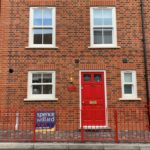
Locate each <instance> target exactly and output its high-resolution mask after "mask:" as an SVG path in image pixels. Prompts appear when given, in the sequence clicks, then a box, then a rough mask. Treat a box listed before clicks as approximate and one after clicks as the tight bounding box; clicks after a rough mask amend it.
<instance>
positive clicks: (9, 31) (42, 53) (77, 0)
mask: <svg viewBox="0 0 150 150" xmlns="http://www.w3.org/2000/svg"><path fill="white" fill-rule="evenodd" d="M147 2H148V1H147ZM42 5H43V6H54V7H56V12H57V15H56V16H57V17H56V20H57V21H56V24H57V25H56V43H57V44H56V46H57V47H58V49H32V48H30V49H29V48H26V47H27V46H28V33H29V32H28V30H29V7H30V6H42ZM90 6H116V10H117V38H118V46H120V48H118V49H98V48H97V49H89V48H88V47H89V46H90V17H89V16H90V15H89V13H90ZM2 20H3V21H2V24H1V25H2V26H3V30H2V31H1V32H2V35H3V37H4V38H5V39H4V38H3V42H2V48H1V52H2V53H0V54H1V55H2V58H3V59H2V60H0V61H1V63H0V65H1V66H0V67H1V70H0V76H1V78H0V88H1V92H0V102H1V107H2V108H6V107H10V108H16V109H17V108H26V107H27V108H29V107H34V106H35V107H41V108H42V107H48V108H51V107H55V106H62V107H78V106H79V71H80V70H106V74H107V101H108V107H116V106H118V107H121V106H127V105H128V106H132V105H134V106H137V105H141V106H142V105H145V104H146V90H145V79H144V63H143V60H144V59H143V48H142V42H141V39H142V32H141V16H140V1H137V0H132V1H128V2H126V1H125V0H119V1H114V0H108V1H106V0H105V1H104V0H100V1H99V0H70V1H68V0H56V1H53V0H42V1H41V0H9V1H8V0H2ZM76 58H77V59H80V63H79V64H75V63H74V60H75V59H76ZM123 58H128V60H129V63H127V64H124V63H123V62H122V59H123ZM9 68H13V69H14V73H12V74H9V73H8V69H9ZM130 69H131V70H136V71H137V87H138V97H140V98H141V99H142V100H141V101H119V98H121V75H120V74H121V73H120V72H121V70H130ZM30 70H55V71H56V76H57V78H56V97H57V98H58V101H51V102H24V98H26V97H27V73H28V71H30ZM70 76H73V78H74V84H75V86H76V87H77V91H76V92H69V91H67V86H68V85H69V77H70Z"/></svg>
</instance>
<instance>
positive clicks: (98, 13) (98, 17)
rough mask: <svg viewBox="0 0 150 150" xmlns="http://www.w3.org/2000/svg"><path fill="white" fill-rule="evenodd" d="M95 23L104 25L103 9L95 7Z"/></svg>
mask: <svg viewBox="0 0 150 150" xmlns="http://www.w3.org/2000/svg"><path fill="white" fill-rule="evenodd" d="M93 13H94V14H93V16H94V25H95V26H96V25H103V18H102V9H94V11H93Z"/></svg>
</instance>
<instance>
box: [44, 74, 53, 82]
mask: <svg viewBox="0 0 150 150" xmlns="http://www.w3.org/2000/svg"><path fill="white" fill-rule="evenodd" d="M51 82H52V74H43V83H51Z"/></svg>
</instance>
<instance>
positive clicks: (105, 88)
mask: <svg viewBox="0 0 150 150" xmlns="http://www.w3.org/2000/svg"><path fill="white" fill-rule="evenodd" d="M83 72H103V73H104V86H105V87H104V90H105V92H104V94H105V117H106V118H105V119H106V125H105V126H94V127H93V129H99V128H107V127H108V111H107V87H106V86H107V84H106V70H80V71H79V111H80V128H81V111H82V91H81V90H82V89H81V77H82V76H81V74H82V73H83ZM84 128H87V129H88V128H89V129H92V126H85V127H84Z"/></svg>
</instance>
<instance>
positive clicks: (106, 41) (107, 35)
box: [104, 30, 112, 44]
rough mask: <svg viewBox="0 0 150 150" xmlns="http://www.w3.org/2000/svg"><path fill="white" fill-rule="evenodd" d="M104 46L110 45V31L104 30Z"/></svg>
mask: <svg viewBox="0 0 150 150" xmlns="http://www.w3.org/2000/svg"><path fill="white" fill-rule="evenodd" d="M104 44H112V30H104Z"/></svg>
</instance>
